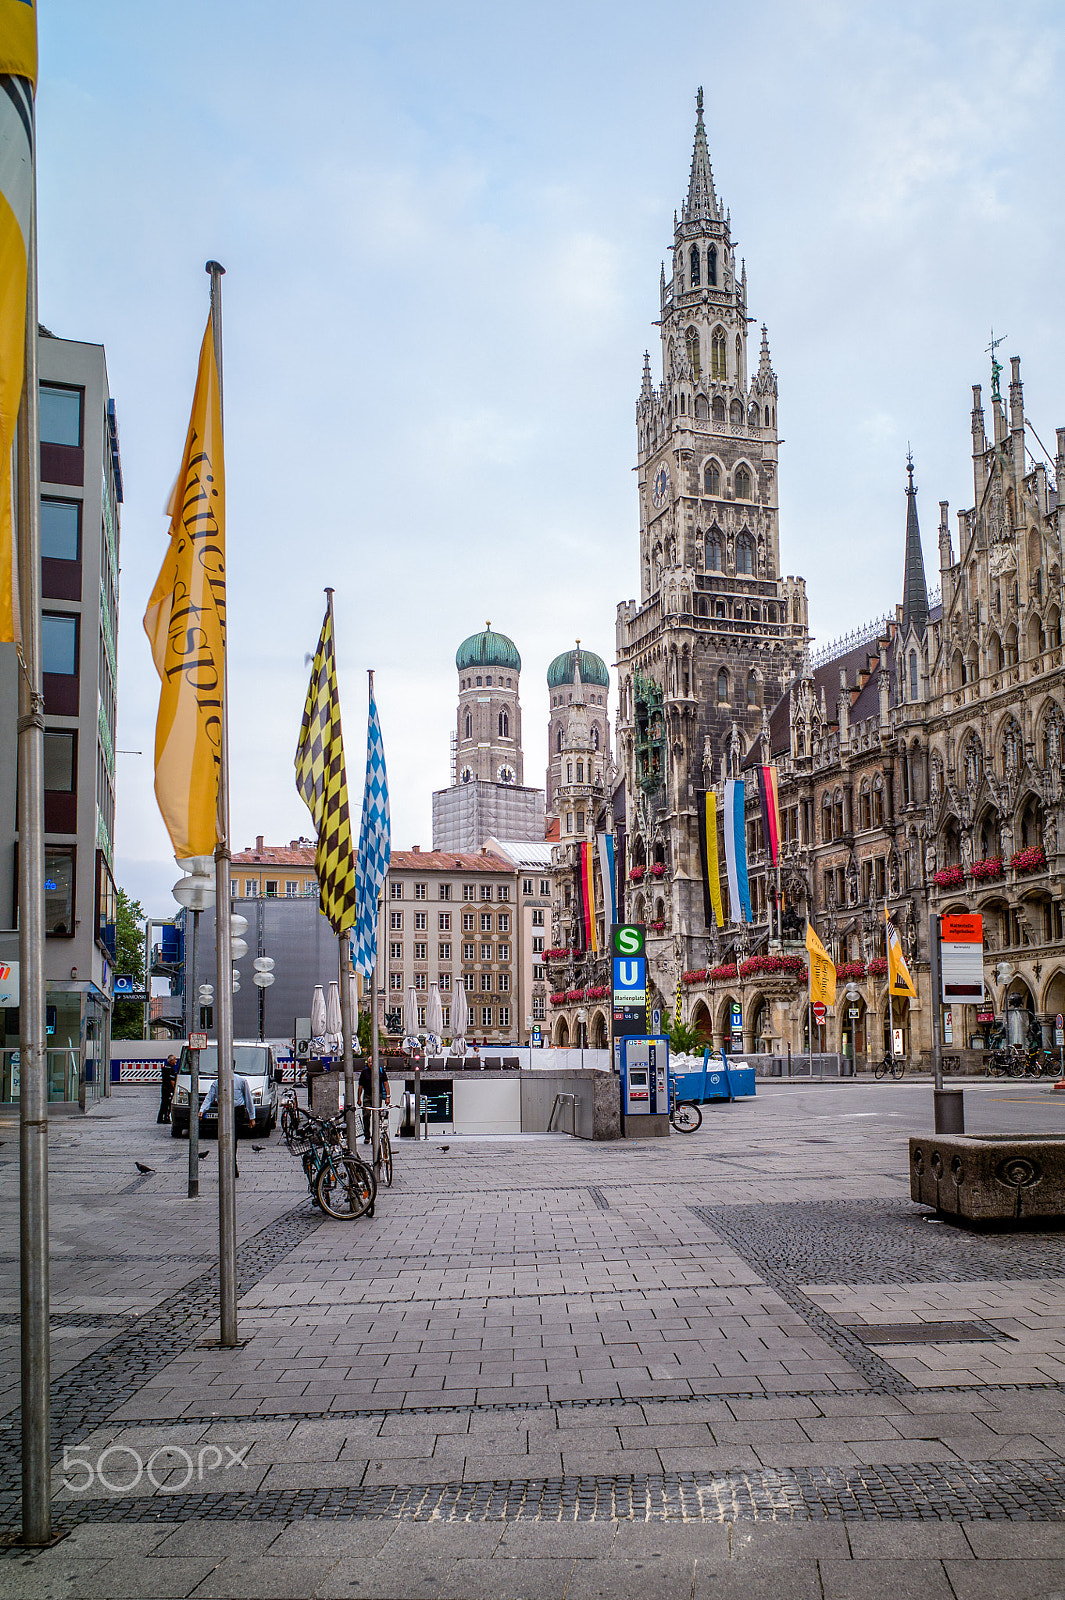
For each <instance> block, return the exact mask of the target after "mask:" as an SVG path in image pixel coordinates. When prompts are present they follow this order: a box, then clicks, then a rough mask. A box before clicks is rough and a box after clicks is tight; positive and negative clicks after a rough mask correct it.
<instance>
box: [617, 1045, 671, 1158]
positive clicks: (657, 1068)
mask: <svg viewBox="0 0 1065 1600" xmlns="http://www.w3.org/2000/svg"><path fill="white" fill-rule="evenodd" d="M618 1042H619V1043H620V1045H621V1126H622V1131H623V1133H624V1135H625V1137H626V1138H627V1139H653V1138H656V1137H660V1136H668V1134H669V1040H668V1039H667V1038H666V1036H665V1035H664V1034H652V1035H650V1036H647V1037H643V1038H632V1039H621V1040H619V1041H618Z"/></svg>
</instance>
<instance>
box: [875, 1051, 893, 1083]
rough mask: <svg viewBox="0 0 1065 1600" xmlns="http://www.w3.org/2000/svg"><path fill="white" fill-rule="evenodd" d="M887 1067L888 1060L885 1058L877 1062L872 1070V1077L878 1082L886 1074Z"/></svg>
mask: <svg viewBox="0 0 1065 1600" xmlns="http://www.w3.org/2000/svg"><path fill="white" fill-rule="evenodd" d="M889 1065H890V1063H889V1062H888V1058H887V1057H886V1056H885V1057H884V1059H883V1061H878V1062H877V1064H876V1066H875V1067H874V1068H873V1077H874V1078H876V1079H877V1080H878V1081H879V1079H881V1078H882V1077H884V1075H885V1074H886V1072H887V1070H888V1067H889Z"/></svg>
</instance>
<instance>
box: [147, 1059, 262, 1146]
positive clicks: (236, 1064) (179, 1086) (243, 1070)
mask: <svg viewBox="0 0 1065 1600" xmlns="http://www.w3.org/2000/svg"><path fill="white" fill-rule="evenodd" d="M233 1070H234V1072H239V1073H240V1075H241V1077H244V1078H247V1080H248V1082H249V1084H250V1085H251V1097H252V1100H253V1101H254V1103H255V1121H254V1122H249V1121H248V1119H247V1116H246V1114H245V1112H244V1107H243V1104H242V1103H241V1102H240V1101H239V1100H238V1102H237V1119H236V1120H237V1135H238V1137H239V1136H240V1134H241V1133H243V1132H248V1133H257V1134H265V1133H269V1132H270V1130H271V1128H276V1127H277V1111H278V1104H277V1086H278V1084H279V1083H280V1081H281V1068H280V1067H279V1066H278V1064H277V1058H276V1056H275V1055H274V1051H273V1046H272V1045H268V1044H259V1043H257V1042H256V1041H254V1040H245V1039H238V1040H235V1041H234V1044H233ZM217 1076H218V1042H217V1040H215V1039H212V1040H210V1042H209V1043H208V1045H207V1048H206V1049H205V1050H201V1051H200V1065H199V1084H198V1087H199V1098H200V1102H201V1104H202V1102H203V1101H204V1100H206V1098H207V1092H208V1090H209V1089H210V1087H211V1080H212V1079H213V1078H216V1077H217ZM191 1089H192V1080H191V1079H190V1077H189V1047H188V1045H183V1046H182V1049H181V1060H180V1061H179V1063H178V1070H177V1080H176V1082H175V1084H174V1098H173V1100H172V1101H171V1102H170V1137H171V1138H172V1139H180V1138H181V1137H182V1136H183V1135H184V1134H187V1133H188V1131H189V1094H190V1092H191ZM202 1126H203V1130H204V1132H217V1129H218V1106H217V1103H216V1104H215V1105H213V1106H212V1107H211V1109H210V1111H208V1113H207V1115H206V1116H205V1117H204V1119H203V1124H202Z"/></svg>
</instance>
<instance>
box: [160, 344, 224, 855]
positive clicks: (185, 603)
mask: <svg viewBox="0 0 1065 1600" xmlns="http://www.w3.org/2000/svg"><path fill="white" fill-rule="evenodd" d="M225 507H226V479H225V462H224V457H223V450H222V396H221V390H220V388H219V383H218V367H217V365H216V363H215V354H214V327H213V323H212V319H211V317H208V318H207V332H206V333H205V334H204V336H203V344H202V346H201V347H200V367H199V372H198V373H197V376H196V393H195V395H194V396H193V400H192V417H191V418H190V421H189V431H188V436H187V437H186V439H185V454H184V455H183V456H182V458H181V469H180V471H179V472H178V476H177V481H176V483H175V484H174V489H173V493H172V494H171V496H170V503H169V505H168V506H167V511H168V512H169V514H170V546H169V549H168V550H167V553H166V559H165V560H164V562H163V565H162V569H161V571H160V573H159V576H158V578H157V579H156V582H155V588H154V589H153V590H152V597H151V599H150V600H149V601H148V609H147V611H146V612H145V613H144V631H145V633H146V634H147V635H148V638H149V639H150V640H151V645H152V655H153V656H154V658H155V666H156V671H157V672H158V673H159V677H160V679H161V680H162V690H161V691H160V695H159V717H158V720H157V722H156V725H155V795H156V799H157V800H158V802H159V810H160V811H161V812H162V814H163V821H164V822H165V823H166V830H167V832H168V833H169V835H170V839H171V842H172V844H173V846H174V854H175V856H176V857H177V858H178V860H179V861H181V860H184V859H185V858H186V857H187V856H206V855H212V854H213V853H214V847H215V844H216V842H217V841H218V840H219V839H220V837H221V834H220V832H219V827H218V785H219V778H220V775H221V770H222V707H223V702H224V690H225V670H226V515H225Z"/></svg>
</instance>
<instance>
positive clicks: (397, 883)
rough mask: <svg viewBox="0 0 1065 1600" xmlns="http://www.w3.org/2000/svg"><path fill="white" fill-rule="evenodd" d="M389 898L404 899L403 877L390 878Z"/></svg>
mask: <svg viewBox="0 0 1065 1600" xmlns="http://www.w3.org/2000/svg"><path fill="white" fill-rule="evenodd" d="M388 898H389V899H390V900H402V899H403V880H402V878H390V879H389V883H388Z"/></svg>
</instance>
